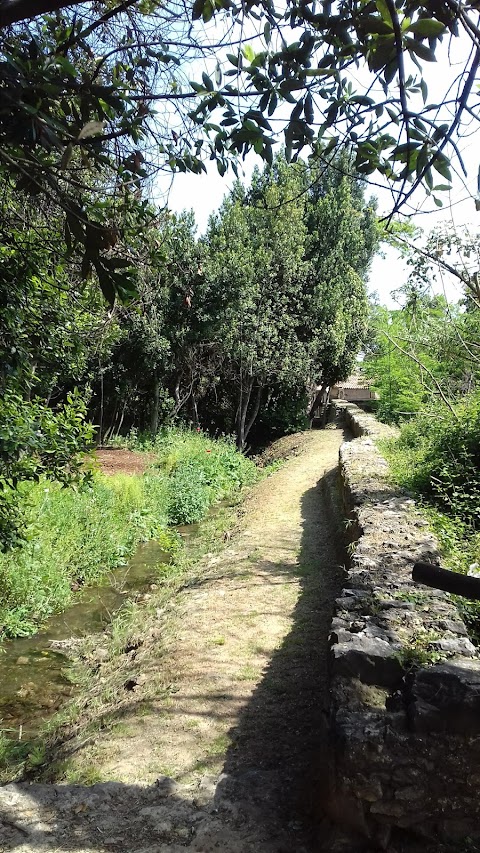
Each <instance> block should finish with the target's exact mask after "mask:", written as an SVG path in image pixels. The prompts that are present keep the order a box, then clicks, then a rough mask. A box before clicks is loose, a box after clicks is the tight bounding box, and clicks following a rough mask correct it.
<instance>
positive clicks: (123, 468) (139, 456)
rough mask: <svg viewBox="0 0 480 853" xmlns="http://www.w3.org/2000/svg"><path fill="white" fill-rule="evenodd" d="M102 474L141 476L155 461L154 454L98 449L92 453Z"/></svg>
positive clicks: (106, 448)
mask: <svg viewBox="0 0 480 853" xmlns="http://www.w3.org/2000/svg"><path fill="white" fill-rule="evenodd" d="M93 459H94V462H96V464H97V465H98V466H99V468H100V471H101V472H102V474H107V475H111V474H143V473H144V471H146V470H147V468H148V467H149V466H150V465H152V463H153V462H154V460H155V454H154V453H136V452H135V451H133V450H123V449H122V448H120V447H118V448H116V447H100V448H98V450H96V451H95V452H94V453H93Z"/></svg>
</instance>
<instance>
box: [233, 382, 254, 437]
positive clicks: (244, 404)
mask: <svg viewBox="0 0 480 853" xmlns="http://www.w3.org/2000/svg"><path fill="white" fill-rule="evenodd" d="M252 388H253V378H252V377H250V378H249V380H248V385H247V388H244V387H243V382H242V383H241V385H240V399H239V402H238V409H237V424H236V434H237V448H238V449H239V450H242V451H243V448H244V447H245V438H246V436H245V421H246V419H247V411H248V405H249V403H250V396H251V393H252Z"/></svg>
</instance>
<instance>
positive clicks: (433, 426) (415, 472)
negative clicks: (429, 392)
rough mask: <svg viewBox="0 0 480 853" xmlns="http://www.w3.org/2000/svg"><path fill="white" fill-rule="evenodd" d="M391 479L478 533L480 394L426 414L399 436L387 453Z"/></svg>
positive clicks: (415, 419)
mask: <svg viewBox="0 0 480 853" xmlns="http://www.w3.org/2000/svg"><path fill="white" fill-rule="evenodd" d="M392 454H393V455H392V466H393V469H394V471H395V472H396V476H397V479H400V480H401V481H402V482H403V484H404V485H406V486H407V487H410V488H413V489H414V490H415V491H417V492H419V493H420V494H422V495H423V496H425V497H426V498H427V499H428V500H430V501H432V502H433V503H434V504H435V505H436V506H438V507H439V508H440V509H441V510H443V511H444V512H446V513H447V514H449V515H451V516H460V518H461V519H462V520H463V522H465V523H466V524H467V525H469V526H470V527H472V528H473V529H480V394H479V393H476V394H472V395H470V396H469V397H467V398H466V399H465V400H463V401H462V402H461V403H458V404H456V405H455V406H454V409H453V412H450V411H448V409H446V408H442V409H441V410H439V407H438V406H437V407H436V408H435V409H434V408H432V409H429V410H426V411H425V412H422V413H421V414H420V415H417V416H416V417H415V418H414V420H412V421H411V422H410V423H408V424H406V425H405V426H404V427H403V428H402V431H401V434H400V438H399V439H398V441H397V442H396V446H395V445H393V447H392Z"/></svg>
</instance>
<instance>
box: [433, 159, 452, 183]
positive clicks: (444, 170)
mask: <svg viewBox="0 0 480 853" xmlns="http://www.w3.org/2000/svg"><path fill="white" fill-rule="evenodd" d="M432 166H433V168H434V169H435V170H436V171H437V172H438V173H439V174H440V175H441V176H442V178H445V180H446V181H451V180H452V173H451V171H450V162H449V160H447V158H446V157H445V155H439V156H437V157H435V160H434V161H433V163H432Z"/></svg>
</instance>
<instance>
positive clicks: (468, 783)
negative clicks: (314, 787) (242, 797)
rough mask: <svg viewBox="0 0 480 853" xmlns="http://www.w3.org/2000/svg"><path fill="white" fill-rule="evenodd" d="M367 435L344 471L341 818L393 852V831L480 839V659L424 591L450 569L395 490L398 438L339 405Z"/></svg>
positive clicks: (337, 642)
mask: <svg viewBox="0 0 480 853" xmlns="http://www.w3.org/2000/svg"><path fill="white" fill-rule="evenodd" d="M334 411H335V414H336V418H337V420H338V419H340V420H343V421H345V422H346V424H347V425H348V427H349V429H350V431H351V432H352V433H353V435H354V436H356V438H355V439H354V440H353V441H351V442H347V443H345V444H343V445H342V447H341V450H340V471H341V480H342V486H343V496H344V503H345V512H346V517H347V519H348V521H347V530H348V532H349V538H350V541H351V542H352V543H353V544H352V546H351V548H350V549H349V550H351V551H352V552H353V553H352V554H351V558H350V566H349V571H348V577H347V581H346V585H345V588H344V590H343V593H342V595H341V597H340V598H339V599H337V602H336V611H335V616H334V619H333V622H332V630H331V655H332V712H331V732H332V744H333V768H334V769H333V774H332V778H333V782H332V789H331V797H330V806H331V809H330V811H331V813H332V814H333V816H334V818H335V819H336V820H337V821H338V822H339V823H341V824H342V825H343V826H345V825H348V826H349V827H350V828H352V829H355V830H357V831H360V832H361V833H362V834H363V835H365V836H367V837H368V838H370V839H372V841H373V842H375V843H376V844H378V845H379V846H380V847H381V848H382V849H389V844H390V843H391V841H390V839H391V833H392V830H394V831H397V829H404V830H408V831H409V832H413V833H414V834H416V835H419V836H423V837H425V838H431V839H435V840H440V841H444V842H446V843H447V845H451V846H448V849H452V850H453V849H456V847H455V845H456V843H457V841H458V840H459V839H463V838H465V837H467V836H470V837H477V838H478V837H480V797H479V792H480V660H479V655H478V651H477V650H476V649H475V647H474V646H473V645H472V643H471V642H470V640H469V639H468V636H467V631H466V629H465V625H464V624H463V621H462V619H461V618H460V616H459V614H458V611H457V609H456V607H455V606H454V604H453V602H452V601H451V600H450V598H449V597H448V595H446V594H445V593H442V592H437V591H435V590H432V589H429V588H427V587H424V586H419V585H417V584H414V583H413V581H412V580H411V570H412V565H413V563H414V562H415V561H416V560H425V561H427V562H437V563H438V562H439V557H438V551H437V545H436V542H435V540H434V538H433V537H432V535H431V534H430V533H429V531H428V527H427V525H426V522H425V521H424V520H423V519H422V517H421V516H420V515H419V513H418V512H417V511H416V509H415V504H414V501H412V500H410V499H408V497H407V496H406V495H405V494H404V493H402V492H400V491H399V490H398V488H396V487H394V486H392V485H390V484H389V482H388V479H387V475H388V465H387V463H386V461H385V460H384V459H383V458H382V456H381V454H380V453H379V451H378V450H377V448H376V445H375V440H376V439H378V438H380V437H383V436H388V435H392V434H393V430H392V429H391V428H389V427H386V426H385V425H382V424H380V423H379V422H378V421H376V420H375V418H373V417H372V416H371V415H367V414H365V413H364V412H362V411H361V410H360V409H358V408H357V407H356V406H355V405H354V404H351V403H342V402H338V403H336V404H335V408H334Z"/></svg>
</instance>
